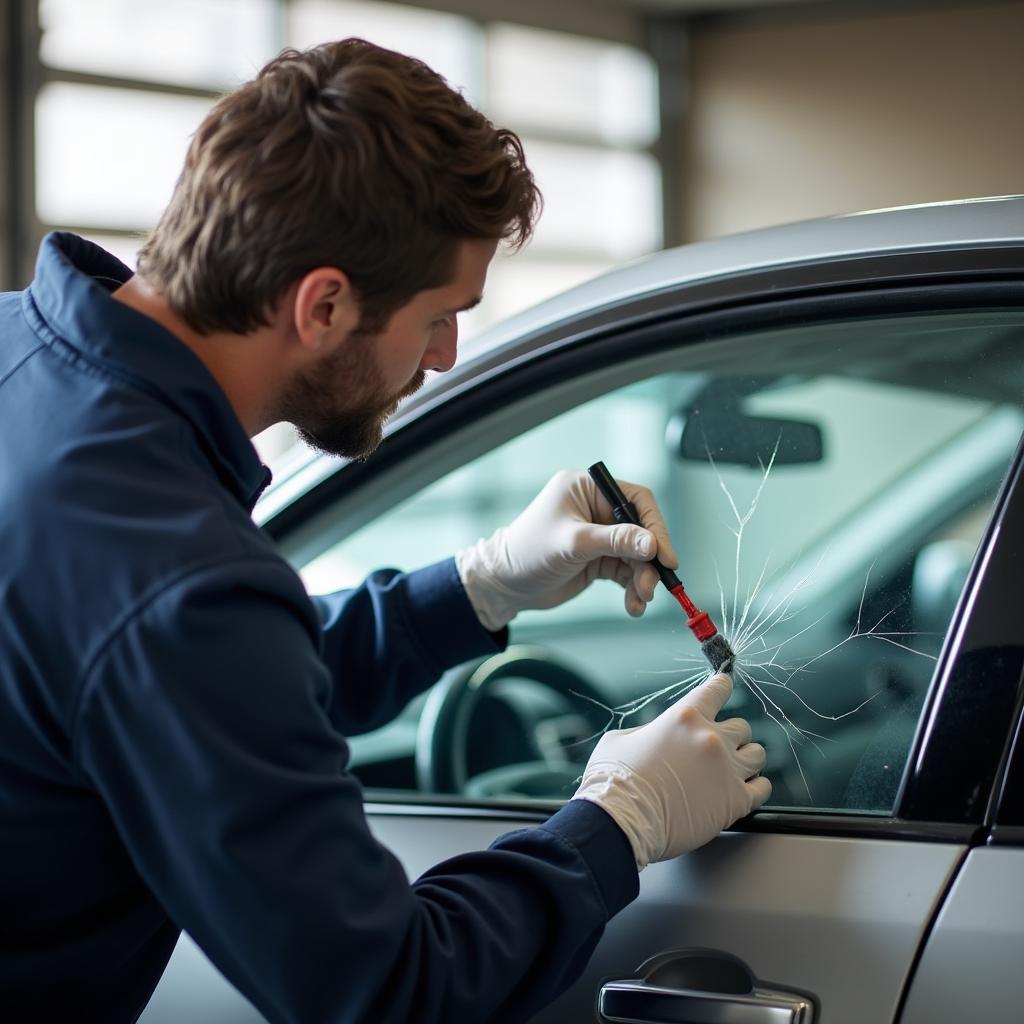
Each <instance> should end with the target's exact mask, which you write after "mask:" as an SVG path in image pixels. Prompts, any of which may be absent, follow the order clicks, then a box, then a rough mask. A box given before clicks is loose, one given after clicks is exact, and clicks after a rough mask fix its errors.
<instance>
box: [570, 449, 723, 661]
mask: <svg viewBox="0 0 1024 1024" xmlns="http://www.w3.org/2000/svg"><path fill="white" fill-rule="evenodd" d="M588 472H589V473H590V476H591V477H592V479H593V481H594V483H595V484H597V489H598V490H599V491H600V492H601V493H602V494H603V495H604V496H605V499H606V500H607V502H608V504H609V505H611V507H612V515H613V516H615V521H616V522H619V523H633V524H634V525H635V526H643V525H644V524H643V523H641V522H640V517H639V516H638V515H637V512H636V506H635V505H634V504H633V503H632V502H631V501H630V500H629V499H628V498H627V497H626V495H625V494H623V493H622V488H621V487H619V485H618V484H617V483H616V481H615V477H613V476H612V475H611V473H609V472H608V467H607V466H606V465H605V464H604V463H603V462H595V463H594V464H593V465H592V466H591V467H590V469H589V470H588ZM651 562H652V563H653V565H654V568H655V569H657V570H658V575H659V576H660V577H661V582H662V583H664V584H665V586H666V587H668V589H669V591H670V592H671V594H672V596H673V597H674V598H675V599H676V600H677V601H678V602H679V603H680V605H682V608H683V611H684V612H686V616H687V619H686V624H687V626H689V627H690V632H691V633H693V635H694V636H695V637H696V638H697V641H698V643H699V644H700V649H701V651H702V652H703V654H704V657H705V658H707V659H708V661H709V662H710V663H711V667H712V668H713V669H714V670H715V671H716V672H731V671H732V668H733V664H734V663H735V661H736V655H735V653H734V652H733V649H732V647H731V646H730V645H729V641H728V640H726V639H725V637H724V636H722V634H721V633H719V632H718V628H717V627H716V626H715V624H714V623H713V622H712V621H711V616H710V615H708V613H707V612H704V611H701V610H700V609H699V608H698V607H697V606H696V605H695V604H694V603H693V602H692V601H691V600H690V599H689V597H687V595H686V591H685V590H684V589H683V584H682V583H681V582H680V580H679V577H678V576H677V575H676V574H675V573H674V572H673V571H672V570H671V569H669V568H667V567H666V566H664V565H662V564H661V561H660V560H659V559H658V558H657V557H655V558H652V559H651Z"/></svg>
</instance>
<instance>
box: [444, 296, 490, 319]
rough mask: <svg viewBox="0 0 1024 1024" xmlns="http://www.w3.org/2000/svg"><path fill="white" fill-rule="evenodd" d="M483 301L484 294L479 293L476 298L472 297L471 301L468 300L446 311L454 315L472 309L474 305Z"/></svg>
mask: <svg viewBox="0 0 1024 1024" xmlns="http://www.w3.org/2000/svg"><path fill="white" fill-rule="evenodd" d="M482 301H483V296H482V295H477V296H476V297H475V298H472V299H470V300H469V302H466V303H464V304H463V305H461V306H458V307H457V308H455V309H449V310H446V311H445V312H447V313H448V315H449V316H454V315H455V314H456V313H465V312H468V311H469V310H471V309H472V308H473V307H474V306H479V305H480V303H481V302H482Z"/></svg>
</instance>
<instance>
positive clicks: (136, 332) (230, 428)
mask: <svg viewBox="0 0 1024 1024" xmlns="http://www.w3.org/2000/svg"><path fill="white" fill-rule="evenodd" d="M131 276H132V271H130V270H129V269H128V268H127V267H126V266H125V265H124V264H123V263H122V262H121V261H120V260H118V259H117V258H116V257H114V256H111V255H110V253H108V252H106V251H105V250H103V249H101V248H100V247H99V246H98V245H94V244H93V243H92V242H89V241H86V239H84V238H79V237H78V236H77V235H73V234H71V233H70V232H51V233H50V234H48V235H47V236H46V237H45V238H44V239H43V244H42V245H41V247H40V249H39V257H38V259H37V261H36V276H35V280H34V281H33V282H32V284H31V285H30V287H29V288H28V290H27V291H26V292H25V298H24V303H23V308H24V310H25V314H26V316H27V318H28V320H29V322H30V324H31V325H32V327H33V329H34V330H35V332H36V334H38V335H39V337H40V338H41V339H42V340H43V341H44V342H46V343H48V344H61V343H63V344H65V345H67V346H70V347H71V348H72V349H74V350H75V351H76V352H77V353H79V354H80V355H81V356H83V357H84V358H86V359H87V360H88V361H90V362H92V363H97V364H100V365H101V366H103V367H105V368H106V369H108V370H109V371H110V372H112V373H114V374H116V375H117V376H118V377H119V378H120V379H122V380H126V381H127V382H128V383H130V384H132V385H134V386H135V387H138V388H140V389H141V390H144V391H146V392H148V393H149V394H151V395H153V396H154V397H156V398H157V399H159V400H160V401H162V402H163V403H164V404H166V405H168V406H170V407H171V408H172V409H174V410H175V412H177V413H178V414H179V415H181V416H183V417H184V418H186V419H187V420H189V422H190V423H191V424H192V425H193V427H194V428H195V430H196V433H197V435H198V437H199V440H200V443H201V445H202V447H203V449H204V451H205V452H206V454H207V456H208V457H209V458H210V461H211V462H212V463H213V465H214V468H215V470H216V471H217V475H218V476H219V478H220V479H221V481H222V482H223V483H224V484H225V485H226V486H227V487H228V488H229V489H230V490H231V491H232V492H233V493H234V494H235V495H236V497H237V498H238V499H239V500H240V501H241V502H242V503H243V504H244V505H245V506H246V507H247V508H248V509H249V510H250V511H251V510H252V507H253V505H255V503H256V499H257V498H258V497H259V496H260V494H261V493H262V492H263V490H264V489H265V488H266V486H267V484H269V483H270V470H269V469H267V467H266V466H264V465H262V463H261V462H260V459H259V456H258V455H257V453H256V449H255V448H254V447H253V445H252V442H251V441H250V440H249V438H248V436H246V433H245V428H244V427H243V426H242V424H241V422H240V421H239V419H238V417H237V416H236V415H235V411H234V409H232V407H231V404H230V403H229V402H228V399H227V396H226V395H225V394H224V392H223V391H222V390H221V387H220V385H219V384H218V383H217V381H216V380H215V379H214V377H213V375H212V374H211V373H210V371H209V370H207V369H206V367H205V366H204V365H203V363H202V361H201V360H200V359H199V357H198V356H196V355H195V353H193V352H192V350H191V349H190V348H189V347H188V346H187V345H185V344H184V342H182V341H181V340H180V339H179V338H177V337H176V336H175V335H173V334H172V333H171V332H170V331H168V330H166V329H165V328H164V327H162V326H161V325H160V324H158V323H157V322H156V321H155V320H151V319H150V318H149V317H147V316H145V315H143V314H142V313H139V312H137V311H136V310H134V309H131V308H130V307H128V306H126V305H125V304H124V303H122V302H118V301H117V300H115V299H113V298H111V295H110V293H111V292H112V291H114V289H116V288H118V287H120V285H122V284H123V283H124V282H125V281H127V280H128V279H129V278H130V277H131Z"/></svg>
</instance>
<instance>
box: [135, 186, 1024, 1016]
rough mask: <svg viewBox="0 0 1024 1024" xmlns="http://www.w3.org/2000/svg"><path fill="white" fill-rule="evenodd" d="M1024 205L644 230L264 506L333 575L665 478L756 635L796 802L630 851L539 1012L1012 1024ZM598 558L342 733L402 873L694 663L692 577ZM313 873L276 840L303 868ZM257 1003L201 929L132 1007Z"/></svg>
mask: <svg viewBox="0 0 1024 1024" xmlns="http://www.w3.org/2000/svg"><path fill="white" fill-rule="evenodd" d="M1022 430H1024V197H1007V198H999V199H988V200H977V201H970V202H962V203H952V204H941V205H932V206H928V207H914V208H907V209H899V210H890V211H879V212H874V213H870V214H861V215H857V216H852V217H841V218H833V219H828V220H821V221H814V222H808V223H804V224H797V225H793V226H788V227H783V228H776V229H769V230H766V231H760V232H756V233H752V234H747V235H738V236H734V237H730V238H725V239H721V240H718V241H713V242H706V243H700V244H696V245H691V246H686V247H683V248H680V249H676V250H673V251H669V252H664V253H661V254H658V255H656V256H654V257H651V258H649V259H645V260H642V261H639V262H637V263H634V264H631V265H629V266H627V267H624V268H622V269H621V270H618V271H615V272H613V273H611V274H608V275H606V276H604V277H601V278H598V279H596V280H594V281H591V282H589V283H587V284H585V285H583V286H581V287H579V288H577V289H575V290H573V291H570V292H568V293H565V294H563V295H561V296H559V297H557V298H556V299H553V300H551V301H549V302H546V303H544V304H543V305H541V306H538V307H536V308H535V309H533V310H531V311H529V312H527V313H524V314H522V315H520V316H518V317H516V318H514V319H512V320H510V321H508V322H506V323H504V324H502V325H500V326H498V327H497V328H495V329H493V330H491V331H490V332H488V333H487V334H486V335H484V336H482V337H481V338H479V339H478V340H477V341H476V342H475V343H472V344H469V345H467V346H466V347H465V349H464V350H463V352H462V353H461V356H460V361H459V364H458V365H457V366H456V368H455V369H454V370H452V371H451V372H449V373H447V374H445V375H443V376H439V377H436V378H435V379H433V380H431V381H430V382H429V383H428V385H427V386H426V387H425V388H424V389H423V390H422V391H421V392H420V393H418V394H417V395H416V396H414V397H413V398H412V399H410V400H408V401H407V402H406V404H405V405H404V406H403V407H402V408H401V409H400V410H399V413H398V414H397V415H396V416H395V418H394V419H393V421H392V423H391V425H390V429H389V433H388V437H387V439H386V441H385V443H384V444H383V445H382V447H381V449H380V450H379V451H378V452H377V453H376V454H375V455H374V456H373V457H372V458H371V459H369V460H368V461H367V462H364V463H358V462H357V463H346V462H343V461H340V460H335V459H329V458H325V457H324V458H315V457H312V456H310V457H307V458H306V459H304V460H300V461H299V463H298V464H296V465H294V466H293V468H292V470H291V472H289V473H285V474H283V475H281V477H280V479H278V480H277V481H276V483H275V484H274V486H273V487H272V488H271V489H270V491H269V492H268V493H267V494H266V495H265V497H264V499H263V501H262V502H261V505H260V506H259V507H258V508H257V517H258V519H259V520H260V522H261V523H262V524H263V525H264V527H265V529H266V530H267V531H268V532H269V533H270V534H271V535H272V536H273V537H274V538H275V539H276V540H277V542H278V544H279V545H280V548H281V550H282V552H283V553H284V554H285V556H286V557H287V558H288V559H289V560H290V561H291V562H292V563H293V564H294V565H295V567H296V568H297V569H298V570H299V571H300V572H301V573H302V575H303V577H304V579H305V581H306V583H307V586H308V587H309V588H310V590H311V591H314V592H325V591H328V590H334V589H339V588H342V587H345V586H348V585H351V584H353V583H355V582H357V581H358V580H360V579H361V578H362V576H363V575H364V574H365V573H366V572H367V571H369V570H370V569H373V568H376V567H378V566H381V565H396V566H398V567H400V568H408V569H411V568H415V567H416V566H418V565H421V564H425V563H427V562H429V561H432V560H434V559H436V558H442V557H444V556H446V555H448V554H450V553H451V552H453V551H454V550H455V549H457V548H458V547H460V546H462V545H465V544H468V543H471V542H472V541H474V540H475V539H476V538H477V537H479V536H481V535H484V534H486V533H488V532H490V531H491V530H492V529H493V528H494V527H495V526H497V525H500V524H501V523H503V522H506V521H508V520H509V519H510V518H511V517H512V516H514V515H515V514H516V513H517V512H518V511H519V510H520V509H521V508H522V507H523V506H524V505H525V504H526V502H527V501H528V500H529V499H530V498H531V497H532V496H533V495H534V494H535V493H536V492H537V490H539V488H540V486H541V485H542V484H543V482H544V481H545V480H546V479H547V478H548V477H549V476H550V475H551V473H553V472H554V471H555V470H557V469H559V468H563V467H566V466H569V467H581V468H585V467H586V466H588V465H590V464H592V463H594V462H597V461H599V460H603V461H604V462H605V463H606V464H607V465H608V467H609V468H610V469H611V470H612V472H613V473H614V474H615V475H617V476H619V477H621V478H625V479H629V480H636V481H641V482H643V483H645V484H647V485H649V486H651V487H652V488H653V490H654V492H655V494H656V495H657V497H658V499H659V501H660V503H661V505H662V507H663V509H664V511H665V513H666V516H667V519H668V523H669V526H670V529H671V530H672V533H673V537H674V541H675V544H676V547H677V549H678V550H679V553H680V558H681V566H680V570H679V574H680V576H681V578H682V579H683V581H684V583H685V584H686V586H687V590H688V591H689V592H690V594H691V596H692V597H693V598H694V599H695V600H696V601H697V603H698V604H700V605H702V606H703V607H705V608H707V609H708V610H709V611H710V612H711V613H712V615H713V617H714V618H715V619H716V621H717V623H718V625H719V627H720V628H721V629H722V631H723V632H724V633H725V634H726V635H727V636H729V637H730V639H731V640H732V642H733V645H734V647H736V649H737V651H738V664H737V671H736V684H737V685H736V689H735V693H734V696H733V698H732V701H731V707H732V709H733V712H734V713H736V714H741V715H743V716H744V717H746V718H748V719H749V720H750V721H751V723H752V725H753V728H754V736H755V738H756V739H758V740H759V741H760V742H762V743H763V744H764V745H765V747H766V748H767V749H768V752H769V762H768V767H767V769H766V774H767V775H768V776H769V777H770V778H771V780H772V783H773V786H774V793H773V796H772V799H771V801H770V803H769V805H767V806H766V807H765V808H764V809H763V810H761V811H759V812H758V813H756V814H755V815H753V816H752V817H750V818H749V819H746V820H743V821H741V822H739V823H738V824H737V825H736V826H735V827H734V828H733V829H731V830H730V831H729V832H727V833H726V834H724V835H722V836H721V837H720V838H718V839H716V840H715V841H714V842H712V843H711V844H709V845H708V846H706V847H704V848H703V849H701V850H699V851H697V852H696V853H693V854H690V855H687V856H685V857H682V858H680V859H678V860H676V861H674V862H670V863H665V864H657V865H653V866H651V867H649V868H648V869H647V870H646V871H644V872H643V874H642V875H641V887H640V896H639V898H638V899H637V901H636V902H635V903H634V904H632V905H631V906H630V907H628V908H627V909H626V910H625V911H623V912H622V913H621V914H619V915H618V917H617V918H615V919H614V920H613V921H612V922H611V924H610V925H609V927H608V929H607V932H606V934H605V937H604V939H603V941H602V942H601V944H600V946H599V947H598V949H597V951H596V953H595V955H594V957H593V959H592V961H591V963H590V965H589V967H588V969H587V971H586V973H585V974H584V976H583V977H582V978H581V979H580V981H579V982H578V983H577V984H576V985H575V986H573V988H572V989H571V990H570V991H568V992H567V993H566V994H565V995H564V996H563V997H562V998H561V999H560V1000H559V1001H558V1002H557V1003H555V1004H554V1005H552V1006H551V1007H550V1008H549V1009H548V1010H546V1011H545V1012H544V1013H542V1014H540V1015H539V1016H538V1017H537V1018H536V1020H537V1021H540V1022H550V1024H555V1022H558V1024H575V1022H583V1021H594V1020H595V1019H598V1020H605V1021H642V1022H647V1021H659V1022H694V1024H701V1022H708V1024H710V1022H723V1024H729V1022H736V1024H741V1022H742V1024H770V1022H771V1024H775V1022H780V1024H781V1022H792V1024H797V1022H801V1024H808V1022H811V1021H821V1022H825V1024H863V1022H896V1021H899V1022H900V1024H941V1022H949V1024H954V1022H955V1024H961V1022H964V1021H982V1020H989V1021H1010V1020H1021V1019H1024V1009H1022V1003H1021V997H1020V996H1019V995H1018V991H1017V988H1016V982H1017V980H1018V978H1017V971H1018V970H1019V969H1020V965H1021V964H1024V885H1022V883H1021V879H1022V878H1024V848H1022V843H1024V741H1021V740H1020V739H1019V738H1018V729H1019V722H1020V717H1021V703H1022V695H1024V690H1022V688H1021V676H1022V669H1024V485H1022V481H1021V475H1022V471H1024V456H1022V452H1021V448H1020V441H1021V434H1022ZM620 602H621V597H620V595H619V593H617V592H616V588H615V587H614V586H612V585H611V584H608V585H607V586H606V587H604V588H601V587H593V588H591V590H590V591H588V592H587V593H586V594H584V595H583V596H582V597H580V598H578V599H577V600H576V601H574V602H570V603H569V604H568V605H566V606H564V607H563V608H561V609H557V610H555V611H552V612H546V613H526V614H524V615H522V616H521V617H520V619H518V620H517V621H516V622H515V623H514V624H513V627H512V640H513V643H512V646H511V647H510V648H509V649H508V650H507V651H506V652H505V653H503V654H501V655H498V656H496V657H494V658H492V659H490V660H489V661H485V662H483V663H482V664H473V665H467V666H464V667H463V668H461V669H459V670H456V671H454V672H451V673H449V674H448V675H447V676H445V677H444V678H443V679H442V680H441V681H440V682H439V683H438V684H437V685H436V686H435V687H434V688H433V690H431V691H430V692H429V693H428V694H426V695H425V696H424V697H422V698H420V699H418V700H416V701H414V702H413V703H412V704H411V705H410V706H409V707H408V708H407V709H406V710H405V712H404V713H403V714H402V715H401V716H400V717H399V718H398V719H397V720H395V721H394V722H392V723H391V724H389V725H387V726H386V727H384V728H382V729H380V730H378V731H377V732H375V733H370V734H367V735H363V736H357V737H353V738H352V743H351V746H352V765H351V768H352V770H353V771H354V772H355V773H356V774H357V775H358V776H359V777H360V778H361V779H362V780H363V782H364V784H365V786H366V799H367V805H366V809H367V813H368V815H369V817H370V821H371V824H372V826H373V828H374V830H375V832H376V833H377V835H378V836H379V837H380V839H381V840H382V841H383V842H384V843H385V844H387V845H388V846H389V847H390V848H391V849H393V850H394V851H395V852H396V853H397V854H398V855H399V857H400V858H401V859H402V860H403V862H404V864H405V866H406V868H407V870H408V872H409V874H410V876H412V877H415V876H416V875H417V874H419V873H420V872H421V871H422V870H424V869H425V868H427V867H428V866H430V865H432V864H434V863H436V862H438V861H440V860H442V859H444V858H446V857H449V856H452V855H455V854H458V853H459V852H461V851H464V850H467V849H473V848H480V847H484V846H486V845H487V844H488V843H489V842H490V841H491V840H492V839H494V838H495V837H496V836H498V835H499V834H501V833H502V832H505V831H507V830H509V829H512V828H515V827H519V826H522V825H524V824H528V823H530V822H534V821H537V820H539V819H542V818H543V817H545V816H546V815H547V814H549V813H550V812H551V810H552V809H553V808H555V807H557V806H558V803H559V802H560V801H562V800H564V799H566V798H567V797H568V796H569V795H571V793H572V791H573V784H574V781H575V780H576V778H577V777H578V776H579V774H580V771H581V768H582V765H583V764H584V763H585V762H586V758H587V754H588V752H589V750H590V749H591V747H592V745H593V743H594V741H595V739H596V737H597V736H599V735H600V733H601V732H602V731H603V730H605V729H607V728H609V727H620V726H629V725H634V724H639V723H640V722H643V721H645V720H647V719H648V718H650V717H652V716H653V715H654V714H656V713H657V711H658V710H660V709H661V708H662V707H664V705H665V702H666V701H668V700H670V699H672V698H673V697H674V696H675V695H677V694H679V693H681V692H683V690H684V689H685V688H686V687H687V686H690V685H693V683H694V682H695V681H697V680H699V679H700V678H702V677H703V675H704V674H705V668H706V666H705V665H704V664H702V662H701V659H700V652H699V649H698V648H697V646H696V644H695V642H694V641H693V639H692V637H691V636H690V634H689V631H688V630H687V629H686V622H685V619H684V618H683V617H682V616H681V615H680V610H679V608H678V606H677V605H676V604H675V602H674V601H672V599H671V598H670V597H669V596H668V595H667V594H666V595H662V596H660V597H659V598H658V599H657V600H656V601H655V603H654V604H653V605H652V606H651V608H650V609H649V610H648V613H647V615H646V616H645V617H644V618H643V619H641V620H632V619H630V618H628V617H627V616H626V615H625V614H624V613H623V611H622V609H621V603H620ZM290 867H291V866H289V865H282V870H289V869H290ZM185 1013H192V1014H194V1015H195V1016H197V1017H199V1018H204V1017H205V1019H217V1020H236V1021H243V1020H252V1021H258V1020H259V1019H260V1018H259V1016H258V1015H257V1014H256V1013H255V1011H253V1010H251V1008H249V1007H248V1005H247V1004H245V1003H244V1002H243V1001H242V1000H241V997H239V996H237V995H236V994H235V993H234V992H233V991H232V990H230V989H229V988H228V987H227V985H226V983H224V982H222V981H220V980H219V979H218V978H217V977H216V975H215V972H214V971H213V968H212V967H210V966H209V965H208V964H207V963H206V962H205V960H204V959H203V958H202V956H201V954H199V953H198V952H197V950H196V949H195V947H194V946H192V945H191V943H190V942H189V940H188V939H187V937H183V939H182V941H181V943H179V947H178V949H177V951H176V953H175V956H174V958H173V959H172V961H171V965H170V967H169V968H168V972H167V974H166V975H165V978H164V980H163V982H162V983H161V985H160V987H159V988H158V989H157V992H156V994H155V995H154V997H153V1000H152V1002H151V1003H150V1006H149V1008H148V1009H147V1011H146V1013H145V1014H144V1016H143V1018H142V1019H143V1021H144V1022H145V1024H156V1022H159V1021H164V1020H167V1021H169V1020H179V1019H181V1017H182V1016H183V1015H184V1014H185Z"/></svg>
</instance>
